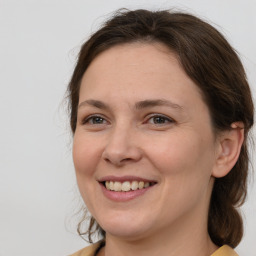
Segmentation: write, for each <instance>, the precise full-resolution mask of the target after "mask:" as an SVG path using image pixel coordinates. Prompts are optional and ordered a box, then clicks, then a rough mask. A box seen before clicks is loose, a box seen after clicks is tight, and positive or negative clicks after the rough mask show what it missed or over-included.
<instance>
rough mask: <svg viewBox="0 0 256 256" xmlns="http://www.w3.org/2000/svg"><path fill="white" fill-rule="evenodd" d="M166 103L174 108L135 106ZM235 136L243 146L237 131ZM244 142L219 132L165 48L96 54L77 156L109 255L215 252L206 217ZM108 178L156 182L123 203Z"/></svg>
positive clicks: (84, 95) (83, 188)
mask: <svg viewBox="0 0 256 256" xmlns="http://www.w3.org/2000/svg"><path fill="white" fill-rule="evenodd" d="M159 99H161V100H166V101H169V102H172V105H159V104H155V105H154V104H151V105H149V106H146V107H145V106H144V107H141V108H136V103H138V102H141V101H145V100H159ZM88 100H89V102H88ZM91 100H97V101H100V102H101V103H104V104H105V105H106V108H102V105H99V104H95V102H92V101H91ZM158 103H159V102H158ZM137 105H138V104H137ZM144 105H145V104H144ZM159 115H160V116H161V117H160V118H159ZM95 116H96V117H95ZM237 134H238V135H237ZM228 136H229V137H228ZM233 137H234V138H240V141H242V139H243V138H242V135H241V134H240V133H238V132H234V134H233ZM233 137H232V138H233ZM238 144H239V143H236V144H235V143H233V140H232V139H231V135H230V134H229V133H228V134H224V135H223V136H222V137H218V136H216V135H215V134H214V133H213V128H212V125H211V118H210V114H209V110H208V107H207V105H206V104H205V102H204V101H203V99H202V95H201V92H200V91H199V88H198V87H197V86H196V85H195V84H194V83H193V81H192V80H191V79H190V78H189V77H188V76H187V75H186V74H185V72H184V70H183V69H182V67H181V66H180V64H179V62H178V60H177V58H176V56H175V54H173V53H171V52H170V51H169V50H168V49H167V48H166V47H165V46H163V45H162V44H157V43H154V44H141V43H133V44H125V45H121V46H115V47H113V48H111V49H109V50H106V51H104V52H103V53H101V54H100V55H99V56H98V57H96V58H95V59H94V60H93V62H92V63H91V65H90V66H89V68H88V69H87V70H86V72H85V74H84V76H83V79H82V83H81V89H80V96H79V108H78V120H77V128H76V131H75V134H74V144H73V159H74V165H75V170H76V176H77V183H78V186H79V189H80V193H81V195H82V197H83V200H84V202H85V204H86V206H87V207H88V209H89V211H90V212H91V214H92V215H93V216H94V218H95V219H96V220H97V222H98V223H99V224H100V226H101V227H102V228H103V229H104V230H105V231H106V246H105V247H104V248H103V249H102V250H101V251H100V255H107V256H110V255H111V256H115V255H116V256H117V255H118V256H120V255H125V256H128V255H142V256H143V255H147V256H149V255H172V256H176V255H179V256H180V255H188V256H193V255H197V256H200V255H202V256H203V255H204V256H205V255H210V254H211V253H213V252H214V251H215V250H216V249H217V247H216V246H215V245H214V244H213V243H212V241H211V240H210V238H209V235H208V233H207V214H208V208H209V201H210V195H211V191H212V187H213V184H214V176H218V177H220V176H224V175H225V174H226V173H227V172H228V171H229V170H230V166H231V165H232V164H234V163H233V162H234V161H235V158H236V157H237V156H238V155H239V150H238V151H237V152H236V154H235V153H234V154H233V155H232V156H233V158H232V159H234V160H233V162H232V163H230V166H229V167H227V163H229V162H228V159H229V158H228V156H229V155H230V154H231V152H233V151H232V150H230V149H232V146H234V145H236V146H237V147H238V146H239V145H238ZM240 144H241V143H240ZM225 164H226V165H225ZM231 168H232V167H231ZM107 175H114V176H118V177H122V176H124V175H133V176H139V177H142V178H146V179H149V180H154V181H156V182H157V184H156V185H155V186H153V187H152V188H150V189H149V190H148V191H147V192H146V193H145V194H143V195H142V196H139V197H137V198H135V199H133V200H130V201H126V202H115V201H112V200H110V199H108V198H106V197H105V196H104V194H103V193H102V189H101V186H100V185H99V182H98V180H99V179H100V178H102V177H104V176H107Z"/></svg>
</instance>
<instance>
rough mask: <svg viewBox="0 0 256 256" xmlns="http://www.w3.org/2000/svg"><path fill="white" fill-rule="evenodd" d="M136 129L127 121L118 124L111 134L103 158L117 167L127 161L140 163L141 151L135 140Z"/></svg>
mask: <svg viewBox="0 0 256 256" xmlns="http://www.w3.org/2000/svg"><path fill="white" fill-rule="evenodd" d="M135 136H136V129H135V127H133V126H132V125H131V124H130V123H128V122H127V121H122V122H119V123H116V125H114V126H113V128H112V130H111V132H110V133H109V138H108V140H107V144H106V146H105V149H104V152H103V158H104V159H105V160H106V161H108V162H111V163H112V164H115V165H122V164H123V163H125V162H127V161H138V160H139V159H140V157H141V150H140V148H139V146H138V143H137V141H136V140H135Z"/></svg>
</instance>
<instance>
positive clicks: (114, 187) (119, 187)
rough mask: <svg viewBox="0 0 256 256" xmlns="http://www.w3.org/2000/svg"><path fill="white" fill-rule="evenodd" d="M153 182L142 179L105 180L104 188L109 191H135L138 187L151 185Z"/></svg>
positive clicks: (142, 187)
mask: <svg viewBox="0 0 256 256" xmlns="http://www.w3.org/2000/svg"><path fill="white" fill-rule="evenodd" d="M154 184H155V183H154V182H144V181H136V180H134V181H124V182H120V181H105V184H104V185H105V188H106V189H107V190H110V191H116V192H120V191H123V192H128V191H135V190H138V189H144V188H147V187H149V186H153V185H154Z"/></svg>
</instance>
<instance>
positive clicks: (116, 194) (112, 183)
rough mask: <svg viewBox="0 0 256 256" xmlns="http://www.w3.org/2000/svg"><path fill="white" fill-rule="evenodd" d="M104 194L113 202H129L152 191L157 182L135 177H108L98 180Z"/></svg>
mask: <svg viewBox="0 0 256 256" xmlns="http://www.w3.org/2000/svg"><path fill="white" fill-rule="evenodd" d="M98 182H99V184H100V185H101V188H102V191H103V194H104V195H105V196H106V197H107V198H108V199H110V200H112V201H118V202H122V201H124V202H125V201H129V200H132V199H135V198H137V197H139V196H141V195H143V194H145V193H146V192H147V191H149V190H151V189H152V188H153V187H154V186H155V185H156V184H157V182H156V181H152V180H147V179H143V178H139V177H134V176H123V177H115V176H108V177H104V178H102V179H100V180H98Z"/></svg>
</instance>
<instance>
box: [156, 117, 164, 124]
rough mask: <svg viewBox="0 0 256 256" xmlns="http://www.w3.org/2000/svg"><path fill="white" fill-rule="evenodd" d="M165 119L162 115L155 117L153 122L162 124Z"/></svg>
mask: <svg viewBox="0 0 256 256" xmlns="http://www.w3.org/2000/svg"><path fill="white" fill-rule="evenodd" d="M164 122H165V119H164V118H163V117H155V123H158V124H163V123H164Z"/></svg>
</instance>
